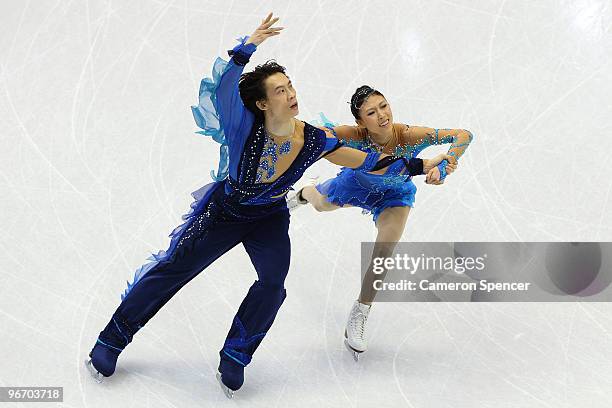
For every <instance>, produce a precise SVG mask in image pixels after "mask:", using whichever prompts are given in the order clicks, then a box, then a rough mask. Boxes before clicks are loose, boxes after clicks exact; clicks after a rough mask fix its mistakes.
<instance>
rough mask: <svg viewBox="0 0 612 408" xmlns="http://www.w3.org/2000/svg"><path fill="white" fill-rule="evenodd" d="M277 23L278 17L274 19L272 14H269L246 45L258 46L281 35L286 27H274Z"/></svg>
mask: <svg viewBox="0 0 612 408" xmlns="http://www.w3.org/2000/svg"><path fill="white" fill-rule="evenodd" d="M277 21H278V17H274V18H272V13H270V14H268V17H266V18H264V19H263V21H262V22H261V24H260V25H259V27H257V29H256V30H255V31H254V32H253V34H251V35H250V37H249V39H248V40H247V42H245V44H250V43H253V44H255V45H257V46H258V45H259V44H261V43H262V42H264V41H265V40H267V39H268V38H270V37H273V36H275V35H279V34H280V31H281V30H282V29H283V28H284V27H272V26H273V25H274V24H275V23H276V22H277Z"/></svg>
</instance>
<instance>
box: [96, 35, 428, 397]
mask: <svg viewBox="0 0 612 408" xmlns="http://www.w3.org/2000/svg"><path fill="white" fill-rule="evenodd" d="M245 41H246V37H245V38H243V39H242V40H241V43H240V44H239V45H237V46H236V47H235V48H234V49H233V50H231V51H230V52H229V54H230V56H231V59H230V61H229V62H226V61H224V60H222V59H221V58H218V59H217V61H216V62H215V64H214V68H213V78H212V79H208V78H205V79H203V80H202V82H201V85H200V92H199V104H198V106H195V107H193V108H192V110H193V115H194V118H195V121H196V123H197V125H198V126H199V127H200V128H201V129H202V130H201V131H200V132H199V133H202V134H204V135H206V136H211V137H212V138H213V139H214V140H215V141H217V142H219V143H220V144H221V162H220V164H219V169H218V171H217V174H213V178H214V179H215V182H213V183H210V184H207V185H205V186H204V187H202V188H200V189H199V190H197V191H195V192H194V193H192V195H193V197H194V198H195V201H194V202H193V203H192V204H191V210H190V211H189V212H188V213H187V214H185V215H183V217H182V219H183V220H184V223H183V224H181V225H180V226H178V227H176V228H175V229H174V231H172V233H171V234H170V238H171V241H170V246H169V247H168V249H167V250H166V251H159V253H158V254H156V255H155V254H154V255H153V256H152V257H150V258H149V259H150V260H151V261H152V262H150V263H147V264H145V265H143V266H141V267H140V268H138V270H137V271H136V274H135V276H134V280H133V282H132V283H129V282H128V288H127V290H126V291H125V293H123V294H122V296H121V303H120V305H119V307H118V308H117V309H116V311H115V312H114V314H113V316H112V318H111V320H110V321H109V322H108V324H107V325H106V327H105V328H104V330H103V331H102V332H100V335H99V337H98V340H97V342H96V345H95V346H94V349H93V350H92V352H91V353H90V357H91V364H92V365H93V366H94V368H95V369H96V370H97V371H98V372H99V373H100V374H102V375H104V376H110V375H112V374H113V372H114V370H115V364H116V360H117V357H118V355H119V353H120V352H121V351H122V350H123V349H124V348H125V347H126V346H127V345H128V344H129V343H130V342H131V341H132V338H133V336H134V335H135V334H136V332H138V330H140V329H141V328H142V327H143V326H144V325H145V324H146V323H147V322H148V321H149V320H150V319H151V318H152V317H153V316H154V315H155V314H156V313H157V312H158V311H159V310H160V309H161V308H162V307H163V306H164V304H166V302H168V301H169V300H170V299H171V298H172V297H173V296H174V295H175V294H176V293H177V292H178V291H179V289H181V288H182V287H183V286H184V285H185V284H187V283H188V282H189V281H190V280H191V279H193V278H195V277H196V276H197V275H198V274H199V273H200V272H201V271H202V270H203V269H205V268H206V267H207V266H208V265H210V264H211V263H212V262H214V261H215V260H216V259H217V258H219V257H220V256H221V255H223V254H224V253H226V252H227V251H229V250H230V249H232V248H233V247H235V246H236V245H238V244H242V245H243V246H244V248H245V250H246V251H247V253H248V254H249V257H250V258H251V261H252V263H253V266H254V267H255V270H256V272H257V280H256V281H255V282H254V283H253V285H252V286H251V287H250V289H249V291H248V293H247V295H246V297H245V298H244V300H243V301H242V304H241V305H240V307H239V309H238V312H237V313H236V315H235V317H234V319H233V322H232V325H231V328H230V330H229V333H228V335H227V338H226V340H225V343H224V345H223V348H222V349H221V350H220V357H221V363H220V366H219V371H220V372H221V373H222V375H223V382H224V383H225V385H227V386H228V387H229V388H231V389H238V388H240V386H241V385H242V381H243V377H242V376H243V368H244V367H245V366H246V365H247V364H249V362H250V361H251V358H252V356H253V353H254V352H255V350H256V349H257V347H258V346H259V344H260V343H261V341H262V340H263V338H264V336H265V335H266V333H267V332H268V330H269V329H270V327H271V326H272V323H273V321H274V318H275V317H276V314H277V312H278V310H279V308H280V307H281V305H282V303H283V301H284V299H285V296H286V293H285V287H284V281H285V277H286V276H287V272H288V270H289V259H290V241H289V234H288V229H289V212H288V210H287V204H286V200H285V194H286V193H287V192H288V191H289V190H290V189H291V187H292V185H293V184H294V183H295V182H296V181H297V180H298V179H299V178H300V177H302V175H303V173H304V171H305V170H306V168H308V167H309V166H310V165H312V164H313V163H314V162H315V161H317V160H318V159H319V158H321V157H322V156H324V155H325V154H326V152H327V153H332V152H335V151H336V149H339V148H341V147H340V143H339V142H338V140H337V139H335V138H334V137H331V135H329V134H328V133H326V132H325V131H323V130H321V129H318V128H316V127H314V126H311V125H309V124H307V123H304V122H299V121H297V120H296V121H295V123H297V124H298V125H299V126H300V132H303V145H302V146H301V149H300V151H299V153H297V155H295V158H293V159H292V161H291V162H290V163H289V164H288V165H287V168H286V170H284V171H283V172H282V174H281V172H280V171H277V172H276V174H275V171H274V169H273V166H272V167H271V166H270V165H269V164H270V163H274V162H276V157H272V156H275V155H276V154H280V155H285V156H284V157H287V155H288V154H289V153H291V151H290V150H291V149H289V148H288V147H287V146H285V145H283V146H284V147H283V146H281V148H280V149H279V150H278V151H276V150H274V149H272V151H270V149H269V146H268V141H269V140H268V135H267V132H266V131H265V128H264V125H263V122H262V121H261V120H257V119H256V117H255V115H254V114H253V113H252V112H250V111H249V110H247V109H246V108H245V106H244V105H243V103H242V100H241V98H240V95H239V91H238V80H239V78H240V75H241V73H242V71H243V69H244V66H245V65H246V64H247V63H248V61H249V58H250V56H251V54H252V53H253V52H254V51H255V49H256V46H255V45H254V44H245ZM296 126H297V125H296ZM341 149H345V148H341ZM294 153H295V152H294ZM338 153H340V152H338ZM349 153H350V154H352V153H356V154H359V155H363V153H361V152H357V151H352V150H351V152H349ZM270 157H272V160H270ZM292 157H293V156H292ZM359 157H362V156H359ZM379 158H380V155H376V154H368V155H367V157H366V158H365V160H364V162H363V164H362V165H361V166H360V167H359V168H361V169H363V170H365V171H367V170H373V169H376V167H377V166H382V167H384V166H385V165H389V164H390V163H391V165H390V166H389V167H392V168H394V169H399V168H402V169H404V170H408V171H409V172H411V173H412V174H420V173H422V165H423V164H422V161H420V163H419V161H410V162H408V161H403V162H401V161H389V160H387V161H384V159H380V160H379ZM383 162H384V163H383ZM419 165H420V167H419ZM277 170H278V169H277ZM270 180H272V181H270Z"/></svg>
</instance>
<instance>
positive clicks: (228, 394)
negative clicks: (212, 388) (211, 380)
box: [217, 372, 234, 399]
mask: <svg viewBox="0 0 612 408" xmlns="http://www.w3.org/2000/svg"><path fill="white" fill-rule="evenodd" d="M217 381H219V385H220V386H221V389H222V390H223V393H224V394H225V396H226V397H227V398H229V399H232V398H234V390H230V389H229V388H228V387H227V385H225V384H223V381H221V373H219V372H217Z"/></svg>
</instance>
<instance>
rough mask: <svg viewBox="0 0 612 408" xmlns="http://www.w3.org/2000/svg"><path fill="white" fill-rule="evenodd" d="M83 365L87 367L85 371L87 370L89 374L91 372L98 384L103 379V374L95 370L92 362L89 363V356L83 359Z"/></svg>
mask: <svg viewBox="0 0 612 408" xmlns="http://www.w3.org/2000/svg"><path fill="white" fill-rule="evenodd" d="M85 367H86V368H87V371H89V374H91V376H92V377H93V379H94V380H95V381H96V382H97V383H98V384H100V383H101V382H102V380H103V379H104V376H103V375H102V374H100V372H99V371H98V370H96V368H95V367H94V366H93V364H92V363H91V358H88V359H87V360H85Z"/></svg>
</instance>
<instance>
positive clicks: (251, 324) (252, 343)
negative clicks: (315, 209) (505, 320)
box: [98, 188, 291, 366]
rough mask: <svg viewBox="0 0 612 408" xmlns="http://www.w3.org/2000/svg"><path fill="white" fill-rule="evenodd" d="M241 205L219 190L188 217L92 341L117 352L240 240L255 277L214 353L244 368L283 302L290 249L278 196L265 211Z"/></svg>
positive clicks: (286, 218) (284, 211)
mask: <svg viewBox="0 0 612 408" xmlns="http://www.w3.org/2000/svg"><path fill="white" fill-rule="evenodd" d="M242 207H244V206H240V205H236V204H235V203H234V204H232V205H229V204H228V201H227V197H226V196H225V195H224V193H223V189H222V188H221V189H219V190H218V191H217V193H215V194H214V196H213V198H212V199H211V200H210V203H209V204H208V205H206V206H203V207H202V209H201V210H200V214H199V215H197V216H196V217H194V218H193V220H192V223H191V225H190V226H189V227H188V228H187V229H186V230H185V231H184V232H183V234H182V236H181V238H180V240H179V241H178V245H177V246H176V247H175V248H173V251H172V253H171V254H170V256H168V257H167V259H166V260H164V261H162V262H159V263H158V264H156V265H155V266H154V267H153V268H152V269H150V270H149V271H148V272H147V273H146V274H145V275H144V276H143V277H142V278H141V279H140V280H138V282H136V283H135V284H134V286H133V287H132V288H131V290H130V292H129V293H128V294H127V296H126V297H125V298H124V299H123V301H122V302H121V304H120V305H119V307H118V308H117V310H116V311H115V313H114V314H113V316H112V318H111V320H110V321H109V323H108V324H107V326H106V327H105V328H104V330H103V331H102V332H101V333H100V336H99V337H98V342H99V343H102V344H104V345H106V346H108V347H111V348H114V349H116V350H117V351H119V352H120V351H121V350H123V348H125V346H127V345H128V344H129V343H130V342H131V341H132V337H133V336H134V334H135V333H136V332H137V331H138V330H139V329H140V328H142V327H143V326H144V325H145V324H146V323H147V322H148V321H149V319H151V318H152V317H153V316H154V315H155V314H156V313H157V312H158V311H159V310H160V309H161V308H162V307H163V306H164V304H166V302H168V301H169V300H170V299H171V298H172V296H174V295H175V294H176V293H177V292H178V291H179V290H180V289H181V288H182V287H183V286H184V285H186V284H187V283H188V282H189V281H190V280H191V279H193V278H195V277H196V276H197V275H198V274H199V273H200V272H201V271H202V270H204V269H205V268H206V267H207V266H208V265H210V264H211V263H213V262H214V261H215V260H216V259H217V258H219V257H220V256H221V255H223V254H224V253H226V252H227V251H229V250H230V249H232V248H233V247H235V246H236V245H238V244H240V243H242V245H243V246H244V248H245V250H246V251H247V253H248V255H249V257H250V258H251V262H252V263H253V266H254V267H255V270H256V272H257V280H256V281H255V282H254V283H253V285H252V286H251V287H250V289H249V291H248V293H247V295H246V297H245V298H244V300H243V301H242V304H241V305H240V307H239V309H238V312H237V313H236V315H235V317H234V319H233V322H232V325H231V328H230V330H229V333H228V335H227V338H226V341H225V344H224V346H223V348H222V349H221V351H220V354H221V358H222V359H230V360H232V361H233V362H236V363H238V364H240V365H242V366H246V365H247V364H248V363H249V362H250V361H251V357H252V355H253V353H254V352H255V350H256V349H257V347H258V346H259V344H260V343H261V341H262V340H263V338H264V336H265V335H266V333H267V331H268V330H269V329H270V327H271V326H272V323H273V322H274V318H275V317H276V314H277V312H278V310H279V308H280V307H281V305H282V303H283V301H284V300H285V297H286V292H285V288H284V282H285V278H286V276H287V272H288V271H289V260H290V252H291V247H290V240H289V233H288V230H289V212H288V211H287V209H286V206H285V205H284V200H283V203H282V206H276V208H269V209H268V211H265V210H263V211H262V210H261V209H256V210H254V211H252V210H249V209H241V208H242ZM249 211H250V213H249ZM245 212H246V213H247V214H246V216H245V215H244V214H243V213H245ZM266 212H269V214H266Z"/></svg>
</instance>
